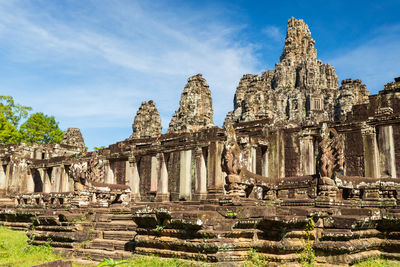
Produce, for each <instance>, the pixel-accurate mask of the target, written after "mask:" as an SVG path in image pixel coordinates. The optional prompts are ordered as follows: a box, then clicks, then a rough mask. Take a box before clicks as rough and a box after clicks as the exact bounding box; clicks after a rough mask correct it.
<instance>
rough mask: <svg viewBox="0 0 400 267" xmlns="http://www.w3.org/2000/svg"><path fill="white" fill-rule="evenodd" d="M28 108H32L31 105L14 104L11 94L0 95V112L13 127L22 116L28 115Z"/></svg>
mask: <svg viewBox="0 0 400 267" xmlns="http://www.w3.org/2000/svg"><path fill="white" fill-rule="evenodd" d="M30 110H32V108H31V107H28V106H22V105H20V104H15V102H14V99H13V97H12V96H4V95H0V112H1V113H2V114H3V115H4V117H5V118H6V120H8V121H9V122H10V123H11V124H12V125H14V126H15V127H17V126H18V123H19V121H20V120H21V119H22V118H26V117H27V116H28V112H29V111H30Z"/></svg>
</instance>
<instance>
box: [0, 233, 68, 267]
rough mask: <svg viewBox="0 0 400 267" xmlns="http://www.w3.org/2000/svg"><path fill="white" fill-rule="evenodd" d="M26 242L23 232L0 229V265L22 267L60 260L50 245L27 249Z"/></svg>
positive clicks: (26, 238)
mask: <svg viewBox="0 0 400 267" xmlns="http://www.w3.org/2000/svg"><path fill="white" fill-rule="evenodd" d="M27 240H28V237H27V236H26V234H25V233H24V232H16V231H12V230H10V229H7V228H5V227H0V265H1V266H20V267H24V266H32V265H34V264H40V263H43V262H47V261H53V260H56V259H60V258H61V257H60V256H59V255H56V254H54V253H53V248H52V247H51V246H50V245H48V244H46V245H42V246H32V245H31V246H29V247H28V242H27Z"/></svg>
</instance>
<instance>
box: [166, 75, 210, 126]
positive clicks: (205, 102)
mask: <svg viewBox="0 0 400 267" xmlns="http://www.w3.org/2000/svg"><path fill="white" fill-rule="evenodd" d="M210 126H214V122H213V108H212V99H211V92H210V89H209V86H208V84H207V82H206V80H205V79H204V78H203V76H202V75H201V74H197V75H195V76H192V77H190V78H189V79H188V83H187V84H186V86H185V89H184V90H183V92H182V95H181V101H180V102H179V109H178V110H177V111H176V112H175V114H174V116H173V117H172V119H171V122H170V124H169V128H168V132H169V133H179V132H196V131H199V130H200V129H202V128H206V127H210Z"/></svg>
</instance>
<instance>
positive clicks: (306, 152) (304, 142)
mask: <svg viewBox="0 0 400 267" xmlns="http://www.w3.org/2000/svg"><path fill="white" fill-rule="evenodd" d="M314 157H315V156H314V138H313V137H312V136H310V135H306V136H303V137H302V138H301V139H300V167H301V172H302V173H301V174H300V175H313V174H315V173H316V168H315V164H314V163H315V161H314Z"/></svg>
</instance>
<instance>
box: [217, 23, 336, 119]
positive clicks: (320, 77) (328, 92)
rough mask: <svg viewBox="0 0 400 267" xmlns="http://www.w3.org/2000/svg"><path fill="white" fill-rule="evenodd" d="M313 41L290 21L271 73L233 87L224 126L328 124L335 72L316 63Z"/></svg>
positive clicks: (305, 29)
mask: <svg viewBox="0 0 400 267" xmlns="http://www.w3.org/2000/svg"><path fill="white" fill-rule="evenodd" d="M314 43H315V41H314V40H313V39H312V38H311V33H310V31H309V29H308V26H307V24H305V23H304V21H303V20H296V19H294V18H291V19H290V20H289V22H288V26H287V36H286V40H285V46H284V49H283V53H282V56H281V61H280V62H279V63H276V65H275V69H274V70H269V71H266V72H264V73H263V74H262V76H261V77H260V76H259V75H251V74H246V75H244V76H243V77H242V79H241V80H240V82H239V86H238V87H237V90H236V94H235V98H234V111H232V112H230V113H228V115H227V117H226V120H225V123H226V124H227V123H237V122H245V121H253V120H260V119H271V120H272V121H280V120H283V121H294V122H297V123H301V122H303V121H307V120H308V121H312V122H313V123H315V122H320V121H323V120H332V119H333V115H334V112H333V110H334V105H335V100H336V97H337V93H338V80H337V75H336V73H335V69H334V68H333V67H332V66H331V65H327V64H323V63H322V62H321V60H319V59H317V52H316V49H315V47H314Z"/></svg>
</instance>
